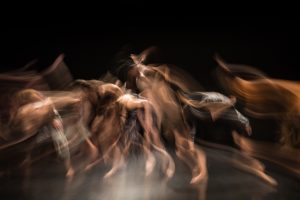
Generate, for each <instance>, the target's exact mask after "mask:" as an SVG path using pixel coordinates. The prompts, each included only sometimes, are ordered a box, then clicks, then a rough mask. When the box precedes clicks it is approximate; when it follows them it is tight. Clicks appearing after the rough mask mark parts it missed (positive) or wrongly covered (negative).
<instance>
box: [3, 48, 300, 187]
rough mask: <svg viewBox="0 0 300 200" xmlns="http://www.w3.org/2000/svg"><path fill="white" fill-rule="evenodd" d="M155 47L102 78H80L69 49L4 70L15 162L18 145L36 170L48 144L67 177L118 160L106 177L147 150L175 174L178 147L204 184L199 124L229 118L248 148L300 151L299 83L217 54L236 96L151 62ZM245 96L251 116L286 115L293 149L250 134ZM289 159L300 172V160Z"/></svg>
mask: <svg viewBox="0 0 300 200" xmlns="http://www.w3.org/2000/svg"><path fill="white" fill-rule="evenodd" d="M151 51H153V49H151V48H150V49H147V50H145V51H144V52H142V53H140V54H139V55H134V54H131V55H130V56H129V57H128V58H126V59H125V60H123V61H122V62H121V64H120V65H119V66H115V70H114V71H113V72H112V73H107V74H106V75H105V76H103V77H102V78H100V79H98V80H73V78H72V76H71V75H70V72H69V70H68V68H67V67H66V65H65V64H64V62H63V56H59V57H58V58H57V59H56V60H55V62H54V63H53V64H52V65H51V66H50V67H49V68H47V69H46V70H45V71H43V72H40V73H37V72H35V71H31V70H30V67H28V66H27V67H25V68H23V69H20V70H18V71H13V72H7V73H4V74H1V75H0V79H1V82H2V86H1V90H3V91H2V96H1V99H0V101H1V132H0V140H1V143H0V152H1V157H2V158H3V159H5V158H6V159H8V160H9V155H10V154H9V152H10V151H12V150H14V151H15V149H18V152H21V154H22V156H19V157H18V159H16V160H17V163H16V164H15V167H24V168H30V165H31V164H32V163H33V162H35V161H38V160H39V158H40V157H41V155H39V156H36V152H40V151H39V149H41V148H44V147H45V146H47V147H48V148H46V149H47V151H45V152H44V153H45V154H53V153H56V155H57V156H58V157H59V158H60V159H61V160H62V163H64V165H65V167H66V176H67V177H69V178H72V177H73V176H76V173H78V172H80V171H86V170H89V169H91V168H93V167H94V166H96V165H101V164H106V165H108V166H111V168H110V170H109V171H108V172H107V173H106V174H105V176H104V177H105V178H109V177H111V176H113V175H114V174H116V173H118V171H119V170H120V169H122V168H123V167H124V166H126V162H127V160H128V159H129V157H131V156H133V155H137V154H142V155H143V156H144V157H145V167H144V169H145V174H146V175H150V174H151V172H152V171H153V169H154V168H155V166H156V167H157V165H159V168H160V169H161V171H162V173H163V176H164V177H165V178H166V179H169V178H171V177H172V176H173V175H174V173H175V169H176V166H175V163H174V160H173V156H172V155H171V154H170V151H171V150H170V149H174V150H175V151H174V152H175V155H176V156H177V158H178V159H179V160H181V161H183V162H184V163H185V164H186V165H187V166H188V167H189V169H190V172H191V180H190V183H191V184H199V183H202V182H204V181H206V180H207V177H208V174H207V167H206V156H205V152H204V151H203V150H201V146H200V145H197V141H199V138H197V137H198V136H197V134H195V133H196V132H197V123H198V122H199V121H215V120H223V121H224V122H226V123H227V124H228V125H229V126H230V127H231V128H232V130H233V132H234V134H233V138H234V141H235V142H236V144H237V145H238V146H239V147H240V148H241V149H242V150H243V151H245V152H247V153H248V154H247V156H250V155H255V156H257V157H259V156H261V157H269V158H270V159H276V156H277V157H278V160H280V158H281V157H282V156H285V155H288V154H289V153H290V152H293V153H295V152H298V150H297V145H298V146H299V140H300V139H299V133H298V132H297V128H299V127H297V121H295V120H296V119H297V117H298V115H299V106H298V103H299V102H300V101H299V100H300V99H299V96H298V93H296V94H294V93H293V92H291V87H293V86H294V87H293V89H295V90H299V89H298V88H299V87H298V88H297V89H296V85H297V83H291V82H287V81H286V82H284V81H279V80H277V81H273V80H271V79H267V78H265V77H263V76H259V73H258V72H257V71H255V70H254V69H252V68H249V67H238V66H235V65H229V64H226V63H225V62H223V61H221V59H217V62H218V64H219V66H220V67H219V69H218V70H219V73H220V74H219V78H220V81H221V83H222V84H223V85H224V86H226V89H227V90H226V91H228V93H229V94H230V95H228V96H225V95H223V94H221V93H218V92H204V91H203V89H202V88H201V87H200V86H199V85H198V84H197V82H196V81H194V79H193V78H192V77H191V76H189V75H188V74H187V73H186V72H184V71H183V70H181V69H179V68H176V67H174V66H169V65H165V64H145V63H146V62H145V61H146V59H147V57H148V55H149V54H151ZM240 72H247V73H248V74H252V75H253V74H256V76H257V77H256V79H253V80H246V79H243V78H241V77H239V76H237V75H236V74H239V73H240ZM287 85H288V86H289V88H287V87H285V86H287ZM3 92H5V94H6V95H3V94H4V93H3ZM273 94H276V95H277V96H274V95H273ZM261 95H263V96H261ZM286 95H289V96H286ZM237 100H238V101H241V102H243V103H244V105H245V111H246V112H247V114H249V115H251V114H252V116H256V117H263V116H264V115H273V116H272V117H275V118H276V117H277V118H279V117H282V119H283V120H282V121H283V122H282V124H283V125H282V130H287V129H288V131H286V132H288V133H284V131H282V134H281V137H280V139H278V142H277V143H276V144H273V143H272V144H270V145H280V146H283V147H285V148H284V149H282V148H281V149H280V150H279V149H277V150H276V149H274V148H273V147H274V146H272V147H270V148H273V151H272V152H271V151H270V149H269V147H268V146H266V145H261V144H260V143H259V144H257V143H255V142H253V141H251V140H250V139H249V137H251V126H250V123H249V120H248V119H247V118H246V117H245V116H244V115H243V114H241V113H240V112H239V111H238V110H237V109H236V108H235V103H236V101H237ZM278 105H279V106H280V108H278ZM276 106H277V107H276ZM271 111H273V112H271ZM200 143H201V142H200ZM266 148H268V149H267V150H265V149H266ZM276 151H278V152H280V153H276ZM285 151H286V152H285ZM274 152H275V153H274ZM282 152H283V153H282ZM267 154H268V155H267ZM274 154H276V156H274ZM281 154H282V155H281ZM297 155H298V154H297ZM296 157H297V156H296ZM298 157H299V156H298ZM298 157H297V158H295V157H294V156H293V158H290V159H291V160H292V161H293V163H294V166H296V164H297V163H299V159H298ZM78 158H84V159H78ZM285 159H289V158H287V157H286V158H285ZM79 160H80V164H78V162H79ZM252 161H253V162H251V164H249V163H250V162H248V163H247V165H248V166H244V167H242V168H243V169H245V170H247V171H249V172H251V173H253V174H256V175H258V176H260V177H261V178H263V179H264V180H266V181H268V182H269V183H271V184H276V181H275V180H273V179H272V178H271V177H269V176H268V175H266V174H265V173H264V168H263V166H262V165H261V164H260V162H259V161H257V160H255V159H253V160H252ZM279 163H280V162H279ZM282 165H284V163H282ZM288 167H289V168H290V169H291V171H293V172H295V173H296V174H298V175H299V174H300V173H299V167H293V166H291V165H289V166H288ZM3 173H6V172H2V174H3Z"/></svg>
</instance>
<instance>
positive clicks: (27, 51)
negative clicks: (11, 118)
mask: <svg viewBox="0 0 300 200" xmlns="http://www.w3.org/2000/svg"><path fill="white" fill-rule="evenodd" d="M150 11H151V12H150ZM116 13H117V11H115V12H113V13H110V14H109V15H107V16H106V17H105V14H103V16H101V17H100V18H92V19H90V20H87V19H82V20H81V19H79V18H72V17H69V18H66V19H65V18H63V17H62V18H60V17H55V18H53V19H51V20H38V16H36V18H34V19H32V20H31V19H28V20H27V19H23V20H22V17H20V19H18V20H13V21H11V22H10V21H5V22H4V23H2V31H1V34H0V36H1V37H0V49H1V52H0V66H1V71H2V72H3V71H8V70H10V69H14V68H18V67H22V66H24V65H25V64H26V63H28V62H29V61H31V60H33V59H38V60H39V62H38V64H37V66H38V68H40V69H42V68H44V67H46V66H48V65H49V64H50V63H51V62H52V61H53V60H54V59H55V57H56V56H58V55H59V54H60V53H64V54H65V56H66V57H65V61H66V63H67V65H68V66H69V68H70V70H71V72H72V74H73V75H74V76H75V78H85V79H89V78H98V77H99V76H100V75H101V74H102V73H104V72H106V71H107V70H109V69H110V68H111V67H113V66H111V64H110V63H111V61H112V60H113V59H114V56H115V54H116V53H117V52H118V51H120V50H121V49H122V48H123V46H124V45H126V46H131V47H132V49H133V50H134V51H136V52H140V51H141V50H143V49H145V48H147V47H149V46H153V45H154V46H157V47H158V49H159V51H158V53H157V55H159V56H158V59H156V61H157V62H163V63H171V64H175V65H177V66H179V67H181V68H183V69H185V70H187V71H188V72H190V73H191V74H192V75H193V76H194V77H195V78H197V79H198V80H199V81H200V83H202V85H203V86H204V87H205V88H207V89H216V88H217V87H216V86H215V85H216V84H215V79H213V74H212V72H213V71H214V69H215V67H216V63H215V61H214V55H215V54H219V55H220V56H221V57H223V59H225V60H226V61H228V62H231V63H239V64H247V65H252V66H255V67H257V68H259V69H260V70H262V71H263V72H265V73H266V74H268V75H269V76H271V77H275V78H283V79H292V80H299V75H298V72H297V70H298V69H297V68H298V55H299V50H298V48H299V45H298V44H299V31H298V30H297V29H298V28H297V25H298V21H297V20H296V18H292V17H285V18H283V17H280V16H195V15H187V14H183V13H176V14H174V13H173V14H164V13H161V12H158V13H156V11H155V10H150V9H148V10H145V12H142V11H141V10H139V12H137V13H134V14H132V12H131V15H127V13H126V11H124V10H123V11H122V12H120V13H119V14H116Z"/></svg>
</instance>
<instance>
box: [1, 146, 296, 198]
mask: <svg viewBox="0 0 300 200" xmlns="http://www.w3.org/2000/svg"><path fill="white" fill-rule="evenodd" d="M202 148H203V149H204V150H205V151H206V154H207V161H208V163H207V166H208V171H209V178H208V182H207V186H205V184H202V185H199V186H197V187H191V186H190V185H189V184H188V182H189V179H190V174H189V172H188V170H187V168H186V167H185V165H184V164H182V163H181V162H179V161H178V160H175V162H176V167H177V168H176V174H175V176H174V177H173V178H172V180H171V181H169V182H168V183H167V184H165V182H164V181H163V180H162V179H161V174H160V172H158V171H159V170H156V171H155V172H154V173H153V174H152V175H151V176H150V177H148V178H147V179H145V178H144V177H145V176H144V172H143V163H144V162H143V158H133V159H132V160H131V161H129V163H128V165H127V168H126V169H124V170H122V171H121V172H120V173H119V174H117V175H116V176H114V177H113V178H111V179H105V180H104V179H103V178H102V177H103V175H104V173H105V172H106V171H107V170H108V169H109V168H105V167H103V166H102V167H100V166H99V167H96V168H94V169H93V170H91V171H90V172H87V173H83V174H79V175H77V176H76V177H75V178H74V179H73V180H72V181H71V182H68V181H66V179H65V178H64V175H63V174H64V173H63V171H64V170H63V167H61V166H60V165H59V162H56V161H53V160H52V161H51V160H50V161H44V162H39V163H37V164H35V165H34V169H33V171H34V173H33V174H32V176H31V177H30V178H29V179H28V180H23V181H21V179H20V177H19V176H18V175H16V174H15V175H11V176H9V177H2V178H1V179H0V180H1V187H0V199H1V200H5V199H14V200H17V199H22V200H29V199H30V200H41V199H43V200H50V199H51V200H52V199H53V200H54V199H55V200H77V199H80V200H98V199H108V200H115V199H120V200H127V199H129V200H133V199H138V200H140V199H155V200H156V199H201V198H206V199H222V200H224V199H243V200H244V199H289V200H292V199H300V180H299V179H297V178H295V177H293V176H292V175H291V174H288V173H286V172H284V171H283V170H281V169H280V168H279V167H277V166H274V165H272V164H270V163H265V164H266V168H267V173H268V174H269V175H271V176H272V177H273V178H275V179H276V180H277V181H278V186H277V187H272V186H270V185H268V184H266V183H265V182H264V181H262V180H261V179H260V178H258V177H256V176H253V175H251V174H248V173H246V172H244V171H241V170H238V169H236V168H235V167H233V165H232V164H231V161H232V158H233V157H234V153H233V152H230V151H222V150H218V149H213V148H208V147H202ZM205 191H206V192H205Z"/></svg>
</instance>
